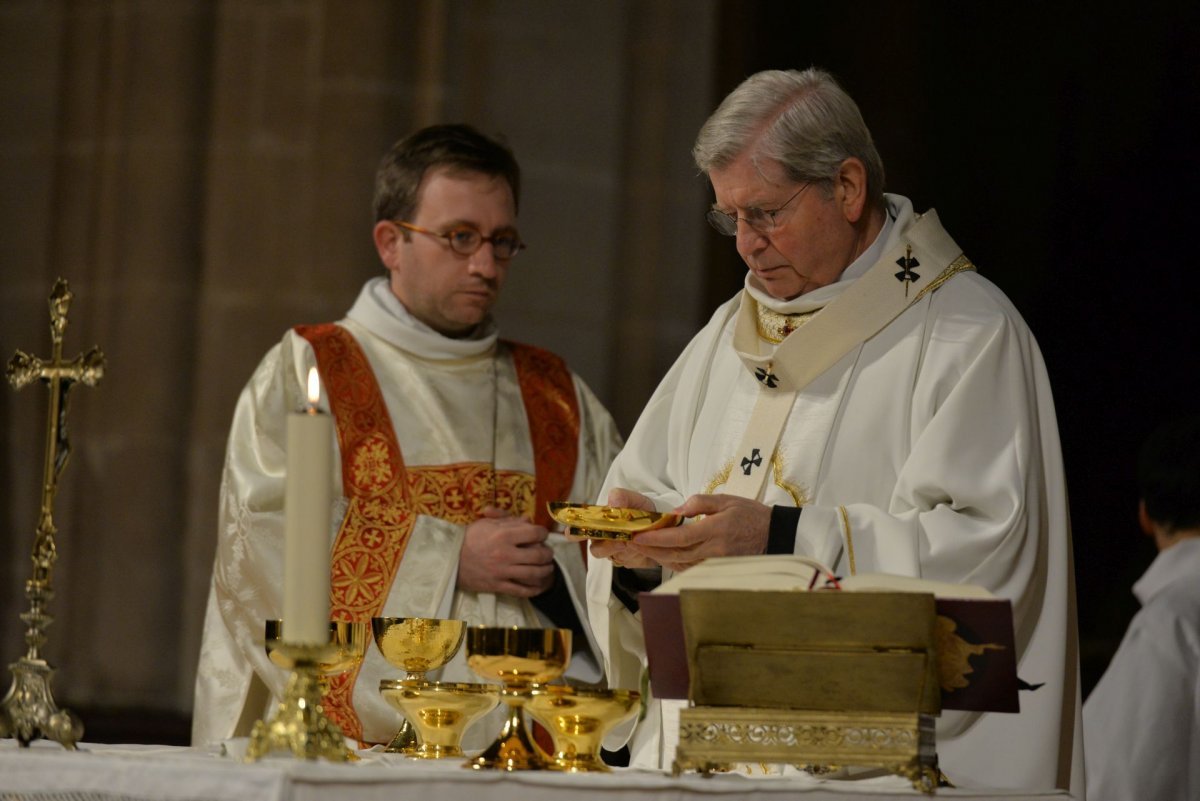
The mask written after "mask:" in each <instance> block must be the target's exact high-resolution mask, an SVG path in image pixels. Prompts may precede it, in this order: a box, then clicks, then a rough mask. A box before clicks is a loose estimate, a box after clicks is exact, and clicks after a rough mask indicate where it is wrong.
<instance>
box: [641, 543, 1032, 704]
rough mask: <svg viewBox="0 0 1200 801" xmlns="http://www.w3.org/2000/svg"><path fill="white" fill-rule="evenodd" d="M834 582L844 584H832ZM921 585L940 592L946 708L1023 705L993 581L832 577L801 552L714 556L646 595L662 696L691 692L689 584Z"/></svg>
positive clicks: (653, 671) (1005, 604) (853, 588)
mask: <svg viewBox="0 0 1200 801" xmlns="http://www.w3.org/2000/svg"><path fill="white" fill-rule="evenodd" d="M833 586H838V587H840V590H839V589H831V588H832V587H833ZM810 589H812V590H815V591H820V592H838V591H841V592H855V593H859V592H920V593H928V594H931V595H933V596H934V598H935V599H936V601H935V605H936V614H937V619H936V621H935V628H936V641H937V649H938V654H937V658H938V662H939V679H940V684H941V691H942V694H941V698H942V704H941V705H942V708H943V709H965V710H974V711H997V712H1017V711H1019V705H1018V701H1017V676H1016V651H1015V645H1014V637H1013V627H1012V605H1011V603H1010V602H1009V601H1008V600H1005V599H999V598H996V597H995V596H993V595H992V594H991V593H990V592H988V591H987V590H986V589H984V588H982V587H978V586H974V585H968V584H951V583H946V582H938V581H929V580H926V579H918V578H913V577H909V576H897V575H890V574H883V573H860V574H858V575H855V576H849V577H846V578H842V579H837V580H836V582H835V581H834V580H833V576H832V574H831V573H830V571H829V570H828V569H827V568H825V567H823V566H822V565H820V564H819V563H817V562H815V561H813V560H811V559H808V558H807V557H803V556H798V555H791V554H788V555H764V556H739V557H727V558H713V559H707V560H705V561H704V562H701V563H700V564H698V565H696V566H695V567H692V568H690V569H688V570H686V571H684V572H682V573H676V574H675V575H673V576H671V577H670V578H668V579H667V580H666V581H664V582H663V583H662V584H660V585H659V586H658V587H656V588H655V589H654V590H652V591H651V592H644V593H641V594H640V596H639V602H640V608H641V617H642V627H643V632H644V635H645V641H646V654H647V658H648V660H649V663H650V681H651V689H652V691H653V694H654V696H655V697H657V698H688V689H689V676H688V656H687V645H686V642H685V638H684V631H683V622H682V618H681V613H680V604H679V593H680V592H682V591H684V590H743V591H744V590H755V591H764V592H781V591H782V592H807V591H809V590H810Z"/></svg>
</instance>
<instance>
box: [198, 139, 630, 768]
mask: <svg viewBox="0 0 1200 801" xmlns="http://www.w3.org/2000/svg"><path fill="white" fill-rule="evenodd" d="M519 199H520V173H519V168H518V166H517V162H516V160H515V159H514V157H513V155H512V153H511V152H510V151H509V149H508V148H507V147H506V146H504V145H503V144H501V143H499V142H497V141H495V140H493V139H490V138H488V137H485V136H483V135H481V134H480V133H478V132H477V131H475V130H473V129H472V128H470V127H467V126H463V125H441V126H434V127H431V128H425V129H423V130H420V131H417V132H416V133H414V134H412V135H411V136H409V137H407V138H406V139H403V140H401V141H400V142H398V143H397V144H396V145H395V146H394V147H393V148H392V149H391V151H390V152H389V153H388V154H387V155H386V156H385V157H384V159H383V162H382V164H381V166H380V168H379V171H378V173H377V176H376V188H375V219H376V222H375V226H374V229H373V235H374V241H375V247H376V250H377V251H378V253H379V258H380V260H381V261H382V262H383V265H384V266H385V267H386V268H387V273H388V274H387V276H386V277H379V278H374V279H372V280H370V281H368V282H367V284H366V285H365V286H364V287H363V288H362V291H361V293H360V294H359V296H358V299H357V300H356V301H355V303H354V305H353V306H352V307H351V309H350V311H349V312H348V313H347V315H346V318H345V319H343V320H341V321H339V322H338V323H336V324H324V325H306V326H298V327H296V328H295V329H293V330H291V331H289V332H288V333H287V334H285V335H284V337H283V339H282V341H281V342H280V343H279V344H278V345H276V346H275V347H274V348H272V349H271V351H270V352H269V353H267V355H266V357H265V358H264V359H263V361H262V363H261V364H260V365H259V367H258V369H257V370H256V371H255V372H254V375H253V376H251V378H250V381H249V383H248V384H247V385H246V388H245V390H244V391H243V392H242V395H241V398H240V399H239V400H238V404H237V409H236V412H235V414H234V420H233V426H232V429H231V431H230V435H229V445H228V451H227V456H226V462H225V470H224V476H223V480H222V483H221V502H220V506H221V523H220V530H219V532H218V543H217V554H216V561H215V564H214V567H213V578H212V588H211V591H210V593H209V599H208V608H207V614H206V619H205V624H204V636H203V643H202V646H201V654H200V665H199V673H198V676H197V680H196V701H195V713H194V723H193V729H192V739H193V742H194V743H195V744H197V745H202V744H208V743H212V742H215V741H220V740H223V739H225V738H229V737H233V736H238V735H245V734H248V733H249V730H250V727H251V726H252V725H253V723H254V722H255V721H256V720H258V719H260V718H262V717H264V716H265V715H266V713H268V712H269V711H270V709H271V698H272V697H275V698H277V697H279V696H280V694H281V692H282V689H283V685H284V681H285V679H286V675H285V673H284V671H282V670H280V669H279V668H277V667H275V666H274V665H272V664H271V663H270V662H269V661H268V660H267V656H266V654H265V652H264V650H263V629H264V625H265V621H266V620H267V619H272V618H279V617H281V612H282V595H283V552H284V535H283V531H284V509H283V497H284V484H285V474H284V473H285V471H284V467H285V463H286V458H287V454H286V447H285V442H286V439H285V428H286V419H287V417H288V415H289V413H291V412H293V411H295V410H297V409H299V408H301V407H302V406H303V405H304V401H305V397H306V393H305V380H306V376H307V374H308V371H309V368H310V367H312V366H314V365H315V366H316V367H317V369H318V371H319V373H320V377H321V383H322V387H323V390H324V392H323V396H322V398H321V407H322V409H323V410H324V411H327V412H330V413H332V415H333V417H334V419H335V423H336V429H337V443H336V452H337V453H338V454H339V455H340V463H339V464H337V465H336V466H335V470H334V472H333V474H332V475H330V476H329V481H330V482H331V484H332V485H333V487H334V497H335V498H337V499H338V500H337V501H336V503H335V508H333V509H330V510H329V547H330V548H331V551H332V575H331V577H330V583H329V584H327V585H324V586H322V587H314V588H313V591H314V592H331V606H332V617H333V618H335V619H340V620H358V621H366V620H370V618H371V617H373V616H397V617H437V618H456V619H462V620H465V621H467V622H468V623H470V624H473V625H493V626H547V625H557V626H571V627H573V628H574V630H575V637H574V654H573V659H572V670H573V671H574V672H576V673H578V675H579V677H580V678H581V679H584V680H590V681H596V680H598V679H599V678H600V671H599V668H598V665H597V660H596V659H594V658H590V655H591V654H594V653H598V652H597V650H596V647H595V645H594V643H593V642H592V641H591V639H590V634H589V632H588V629H587V627H586V625H584V624H583V623H581V621H585V620H586V616H585V612H584V607H583V587H584V581H585V578H584V566H583V558H582V552H581V549H580V546H579V545H578V544H577V543H573V542H572V543H568V542H566V541H565V539H564V538H563V537H562V536H561V535H559V534H551V533H549V532H548V530H547V529H548V528H549V526H550V520H549V518H548V513H547V511H546V503H547V501H552V500H581V501H582V500H590V499H592V498H594V497H595V496H596V495H597V493H598V490H599V487H600V484H601V482H602V481H603V477H604V475H605V472H606V471H607V469H608V466H609V463H610V462H611V461H612V459H613V457H614V456H615V454H616V453H617V451H618V449H619V447H620V444H621V443H620V436H619V434H618V432H617V430H616V427H615V425H614V423H613V421H612V419H611V418H610V416H609V415H608V413H607V411H605V409H604V408H603V407H602V406H601V405H600V403H599V402H598V401H597V400H596V398H595V397H594V396H593V395H592V393H591V391H590V390H589V389H588V388H587V387H586V386H585V385H584V383H583V381H582V380H580V378H579V377H578V376H576V375H574V374H573V373H572V372H571V371H570V370H569V369H568V368H567V366H566V365H565V363H564V362H563V360H562V359H560V358H559V357H557V356H555V355H554V354H552V353H549V352H548V351H544V350H541V349H539V348H534V347H530V346H527V345H520V344H517V343H513V342H509V341H506V340H502V339H500V338H499V337H498V334H497V329H496V324H495V322H494V321H493V319H492V316H491V309H492V307H493V305H494V304H495V302H496V299H497V296H498V293H499V291H500V288H501V286H502V284H503V282H504V278H505V276H506V274H507V272H508V270H509V267H510V266H511V264H512V262H513V260H514V259H516V258H517V257H518V256H519V253H520V251H521V250H522V249H523V248H524V245H523V244H522V242H521V237H520V234H519V233H518V231H517V206H518V202H519ZM326 396H328V397H326ZM284 625H285V627H286V621H285V622H284ZM398 675H399V674H398V673H397V671H396V669H395V668H393V667H391V666H390V665H388V664H387V663H386V662H385V661H384V660H383V658H382V656H381V655H380V653H379V651H378V649H376V648H374V647H371V648H369V649H368V651H367V656H366V659H365V661H364V663H363V665H362V667H361V669H359V670H355V671H353V672H351V673H348V674H346V675H344V676H340V677H337V678H335V679H334V680H333V682H332V685H331V688H330V691H329V693H328V695H327V696H326V697H325V699H324V707H325V711H326V713H327V714H328V715H329V717H330V718H331V719H332V720H333V721H334V722H335V723H337V724H338V725H339V726H340V727H341V728H342V731H343V732H344V733H345V734H346V735H348V736H350V737H354V738H356V739H359V740H361V741H364V742H370V743H380V742H387V741H388V740H389V739H390V738H391V737H392V736H393V735H394V734H395V733H396V731H397V729H398V728H399V724H400V719H399V717H398V714H397V713H396V712H395V710H393V709H392V708H391V707H390V706H388V704H387V703H386V702H385V701H384V699H383V698H382V697H381V696H380V694H379V681H380V679H382V678H396V677H398ZM429 678H431V679H433V678H438V677H437V676H436V675H434V674H430V676H429ZM440 678H441V680H444V681H478V680H479V678H478V677H476V676H474V675H473V674H472V673H470V671H468V670H467V669H466V666H465V663H464V659H463V655H462V654H461V653H460V654H459V655H458V656H457V657H456V658H455V660H454V661H452V662H451V663H450V664H449V665H448V666H447V667H446V668H445V669H444V671H443V672H442V674H441V676H440ZM485 728H486V727H483V726H476V727H474V729H473V730H472V732H471V734H473V735H475V737H474V740H469V741H467V742H466V743H465V745H466V746H468V747H471V746H476V747H482V746H483V745H486V743H487V742H488V741H489V740H490V739H491V737H492V736H494V734H495V731H494V730H493V731H485Z"/></svg>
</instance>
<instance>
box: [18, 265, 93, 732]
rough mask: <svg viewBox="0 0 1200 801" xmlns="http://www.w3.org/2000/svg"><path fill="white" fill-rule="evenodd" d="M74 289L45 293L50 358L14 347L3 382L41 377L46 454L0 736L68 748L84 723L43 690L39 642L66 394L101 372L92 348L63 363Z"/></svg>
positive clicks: (45, 679) (47, 595)
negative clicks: (19, 646) (19, 647)
mask: <svg viewBox="0 0 1200 801" xmlns="http://www.w3.org/2000/svg"><path fill="white" fill-rule="evenodd" d="M73 297H74V295H72V294H71V290H70V289H69V288H68V287H67V282H66V281H64V280H63V279H62V278H59V279H58V280H57V281H55V282H54V288H53V289H52V290H51V292H50V341H51V356H50V358H49V359H47V360H43V359H39V358H38V357H36V356H30V355H29V354H28V353H24V352H23V351H20V350H18V351H17V352H16V353H15V354H14V355H13V357H12V359H11V360H10V361H9V363H8V371H7V374H8V382H9V383H10V384H12V385H13V388H14V389H21V388H22V387H24V386H25V385H27V384H30V383H32V382H34V381H37V380H40V381H43V382H45V383H46V385H47V386H48V387H49V389H50V402H49V404H48V407H47V413H46V453H45V466H44V470H43V473H42V507H41V511H40V513H39V516H38V525H37V531H36V533H35V534H34V538H33V553H32V556H31V559H32V560H33V577H32V578H30V579H29V581H27V582H25V597H26V598H28V599H29V611H28V612H26V613H24V614H22V615H21V619H22V620H23V621H25V623H26V625H27V628H26V629H25V644H26V645H27V646H28V650H27V651H26V653H25V656H23V657H21V658H20V659H18V660H17V661H16V662H13V663H12V664H10V665H9V669H10V670H11V671H12V674H13V683H12V687H11V688H10V689H9V691H8V694H7V695H6V696H5V697H4V700H3V701H0V738H9V737H15V738H16V740H17V742H18V743H19V744H20V746H21V747H22V748H27V747H28V746H29V744H30V743H31V742H32V741H33V740H36V739H39V738H43V737H44V738H46V739H49V740H54V741H55V742H58V743H59V744H61V745H62V746H63V747H64V748H67V749H69V750H74V749H75V743H76V742H78V741H79V738H81V737H82V736H83V723H82V722H81V721H80V720H79V718H78V717H76V716H75V715H74V714H73V713H72V712H69V711H68V710H65V709H59V708H58V707H57V705H56V704H55V703H54V696H53V694H52V693H51V691H50V680H51V679H52V677H53V675H54V668H52V667H51V666H50V665H49V663H47V662H46V660H44V659H43V658H42V656H41V648H42V646H43V645H45V644H46V628H47V627H48V626H49V625H50V623H51V622H52V621H53V620H54V618H53V617H52V616H51V615H50V614H49V613H47V611H46V608H47V606H48V605H49V603H50V601H51V599H53V598H54V591H53V590H52V589H51V586H50V581H51V578H52V576H53V573H54V562H55V561H56V560H57V559H58V546H57V545H56V544H55V542H54V535H55V533H56V532H57V529H55V527H54V517H53V510H54V496H55V493H56V492H57V491H58V479H59V477H60V476H61V475H62V472H63V469H64V468H65V467H66V466H67V459H68V457H69V456H70V455H71V445H70V441H69V440H68V438H67V395H68V393H69V392H70V391H71V387H72V386H73V385H74V384H75V382H76V381H79V382H82V383H84V384H86V385H87V386H95V384H96V382H98V381H99V380H100V379H101V378H102V377H103V375H104V354H103V353H102V352H101V351H100V348H98V347H93V348H92V349H91V350H89V351H88V352H87V353H85V354H81V355H79V356H76V357H75V358H74V359H72V360H71V361H63V357H62V341H63V333H64V332H65V331H66V329H67V311H68V310H69V309H70V308H71V300H72V298H73Z"/></svg>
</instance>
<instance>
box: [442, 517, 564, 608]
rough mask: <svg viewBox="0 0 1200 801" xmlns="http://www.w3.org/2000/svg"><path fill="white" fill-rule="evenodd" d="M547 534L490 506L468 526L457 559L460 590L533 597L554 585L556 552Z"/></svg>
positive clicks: (539, 527) (540, 528) (533, 524)
mask: <svg viewBox="0 0 1200 801" xmlns="http://www.w3.org/2000/svg"><path fill="white" fill-rule="evenodd" d="M547 535H548V532H547V531H546V529H545V528H544V527H543V526H539V525H537V524H536V523H531V522H530V521H529V520H527V519H525V518H523V517H517V516H515V515H513V514H511V513H509V512H506V511H504V510H503V509H497V508H495V507H493V506H489V507H487V508H485V509H484V510H483V517H481V518H479V519H478V520H476V521H475V522H474V523H472V524H471V525H469V526H467V533H466V536H465V537H463V545H462V551H461V552H460V553H459V556H458V589H460V590H469V591H471V592H494V593H500V594H502V595H516V596H518V597H521V598H532V597H533V596H535V595H541V594H542V593H543V592H545V591H546V590H548V589H550V588H551V587H552V586H553V585H554V552H553V551H552V550H551V549H550V546H549V545H547V544H546V537H547Z"/></svg>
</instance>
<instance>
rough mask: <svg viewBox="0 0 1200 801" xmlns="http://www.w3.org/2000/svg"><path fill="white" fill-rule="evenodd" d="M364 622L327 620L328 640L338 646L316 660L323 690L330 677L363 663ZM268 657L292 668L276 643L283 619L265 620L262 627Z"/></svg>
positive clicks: (285, 667) (323, 690) (366, 637)
mask: <svg viewBox="0 0 1200 801" xmlns="http://www.w3.org/2000/svg"><path fill="white" fill-rule="evenodd" d="M369 632H370V629H369V627H368V625H367V623H366V622H365V621H364V622H358V623H351V622H349V621H345V620H331V621H329V644H330V645H335V646H337V650H336V651H327V652H326V653H327V654H328V658H327V660H326V661H321V662H318V663H317V669H318V670H319V671H320V675H321V685H322V686H321V691H322V694H324V693H325V692H326V691H328V689H329V686H328V685H329V679H330V678H332V677H334V676H337V675H339V674H342V673H345V672H346V671H347V670H350V669H352V668H354V667H357V666H358V665H359V664H361V663H362V660H363V657H364V656H365V655H366V653H367V642H368V638H369V637H370V634H369ZM264 633H265V638H266V643H265V646H266V651H267V657H268V658H269V659H270V660H271V662H272V663H273V664H275V665H277V666H279V667H281V668H283V669H285V670H288V669H290V668H291V664H290V660H288V659H287V658H286V657H284V656H283V655H282V654H281V653H279V650H278V646H279V644H280V643H281V642H282V641H283V621H282V620H268V621H267V625H266V627H265V632H264Z"/></svg>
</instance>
